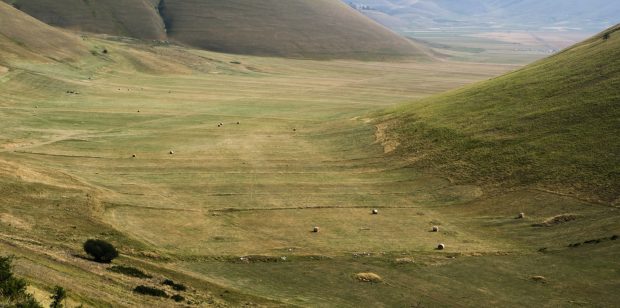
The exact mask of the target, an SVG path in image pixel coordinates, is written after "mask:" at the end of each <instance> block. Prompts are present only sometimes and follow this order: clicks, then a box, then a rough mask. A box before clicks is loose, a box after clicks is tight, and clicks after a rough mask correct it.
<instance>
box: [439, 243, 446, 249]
mask: <svg viewBox="0 0 620 308" xmlns="http://www.w3.org/2000/svg"><path fill="white" fill-rule="evenodd" d="M444 249H446V244H444V243H441V244H439V245H437V250H444Z"/></svg>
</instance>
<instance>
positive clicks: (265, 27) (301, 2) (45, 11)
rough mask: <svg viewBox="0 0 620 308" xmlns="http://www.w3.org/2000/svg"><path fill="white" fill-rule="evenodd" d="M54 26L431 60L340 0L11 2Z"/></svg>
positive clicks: (246, 48)
mask: <svg viewBox="0 0 620 308" xmlns="http://www.w3.org/2000/svg"><path fill="white" fill-rule="evenodd" d="M5 2H9V3H12V4H13V5H14V6H15V7H16V8H19V9H20V10H22V11H24V12H27V13H28V14H30V15H32V16H34V17H36V18H38V19H40V20H42V21H44V22H46V23H48V24H51V25H54V26H60V27H64V28H69V29H74V30H80V31H87V32H95V33H106V34H113V35H120V36H130V37H136V38H141V39H166V38H169V39H171V40H176V41H178V42H180V43H185V44H189V45H192V46H194V47H199V48H203V49H208V50H213V51H220V52H227V53H237V54H252V55H264V56H283V57H294V58H357V59H382V58H403V57H406V58H418V59H419V58H427V55H426V52H425V50H423V49H422V47H420V46H417V45H416V43H414V42H412V41H410V40H408V39H406V38H403V37H401V36H399V35H397V34H395V33H393V32H391V31H390V30H388V29H387V28H384V27H383V26H381V25H379V24H377V23H375V22H374V21H372V20H370V19H369V18H367V17H365V16H364V15H362V14H360V13H359V12H357V11H355V10H353V9H351V8H350V7H349V6H347V5H346V4H344V3H342V2H340V1H339V0H290V1H279V0H267V1H248V0H231V1H199V0H161V1H157V0H129V1H126V0H123V1H121V0H114V1H82V0H59V1H51V0H5Z"/></svg>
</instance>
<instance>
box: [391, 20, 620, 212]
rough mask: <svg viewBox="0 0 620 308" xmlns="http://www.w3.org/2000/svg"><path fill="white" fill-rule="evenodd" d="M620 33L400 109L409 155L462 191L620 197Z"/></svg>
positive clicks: (403, 149)
mask: <svg viewBox="0 0 620 308" xmlns="http://www.w3.org/2000/svg"><path fill="white" fill-rule="evenodd" d="M618 30H620V26H615V27H613V28H610V29H608V30H606V31H604V32H603V33H601V34H599V35H597V36H595V37H594V38H592V39H589V40H587V41H585V42H583V43H580V44H578V45H575V46H573V47H572V48H569V49H567V50H565V51H563V52H561V53H559V54H557V55H555V56H552V57H550V58H548V59H545V60H542V61H539V62H536V63H534V64H531V65H529V66H527V67H525V68H523V69H521V70H519V71H516V72H514V73H510V74H508V75H505V76H502V77H499V78H495V79H493V80H490V81H487V82H483V83H479V84H476V85H473V86H468V87H465V88H463V89H460V90H456V91H452V92H449V93H446V94H443V95H440V96H437V97H433V98H430V99H426V100H421V101H417V102H414V103H412V104H408V105H405V106H402V107H399V108H397V109H396V110H394V111H393V113H391V114H390V115H389V116H387V117H386V119H384V121H385V122H386V123H384V124H385V125H388V126H389V129H388V131H389V133H388V135H390V138H394V141H395V142H399V143H401V146H400V149H399V150H398V151H397V152H398V153H399V155H403V156H412V157H415V158H416V159H417V162H416V163H415V165H418V166H424V167H426V168H429V169H431V170H435V171H438V172H440V173H444V174H448V175H449V176H450V177H452V178H454V179H455V180H457V181H459V182H470V183H485V184H487V185H501V186H506V185H507V186H510V187H514V186H521V185H526V186H533V187H536V188H540V189H544V190H550V191H553V192H557V193H561V194H569V195H574V196H579V197H581V198H584V199H589V200H594V201H598V202H603V203H618V198H619V196H620V185H618V184H619V183H620V156H618V153H619V152H620V137H619V136H620V126H619V123H618V119H620V105H619V104H620V31H618Z"/></svg>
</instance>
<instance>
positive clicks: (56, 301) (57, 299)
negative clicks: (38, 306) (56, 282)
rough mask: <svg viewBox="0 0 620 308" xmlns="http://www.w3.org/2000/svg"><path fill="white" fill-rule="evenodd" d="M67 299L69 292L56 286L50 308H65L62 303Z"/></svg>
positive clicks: (51, 297)
mask: <svg viewBox="0 0 620 308" xmlns="http://www.w3.org/2000/svg"><path fill="white" fill-rule="evenodd" d="M65 298H67V291H66V290H65V289H64V288H63V287H60V286H56V287H55V288H54V293H53V294H52V296H50V299H51V300H52V303H51V304H50V308H63V307H64V305H63V304H62V302H63V301H64V300H65Z"/></svg>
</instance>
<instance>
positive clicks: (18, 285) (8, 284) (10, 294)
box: [0, 257, 42, 308]
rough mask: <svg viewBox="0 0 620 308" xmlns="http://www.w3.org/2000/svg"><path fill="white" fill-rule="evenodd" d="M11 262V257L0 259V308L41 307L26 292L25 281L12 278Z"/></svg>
mask: <svg viewBox="0 0 620 308" xmlns="http://www.w3.org/2000/svg"><path fill="white" fill-rule="evenodd" d="M12 262H13V258H12V257H0V306H1V307H4V304H7V305H8V307H27V308H40V307H42V306H41V304H39V303H38V302H37V301H36V300H35V299H34V297H32V294H29V293H27V292H26V287H27V286H28V284H27V283H26V281H25V280H24V279H21V278H17V277H14V276H13V266H12Z"/></svg>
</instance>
